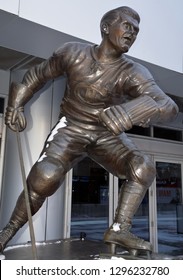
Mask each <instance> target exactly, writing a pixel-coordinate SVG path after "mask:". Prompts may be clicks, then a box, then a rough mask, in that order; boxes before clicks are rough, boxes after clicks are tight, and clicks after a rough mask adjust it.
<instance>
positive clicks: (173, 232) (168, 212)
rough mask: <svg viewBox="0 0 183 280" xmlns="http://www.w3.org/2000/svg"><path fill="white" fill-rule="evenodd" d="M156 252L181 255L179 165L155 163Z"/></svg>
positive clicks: (182, 223)
mask: <svg viewBox="0 0 183 280" xmlns="http://www.w3.org/2000/svg"><path fill="white" fill-rule="evenodd" d="M156 169H157V178H156V196H157V226H158V251H159V252H161V253H166V254H171V255H180V254H183V249H182V248H183V204H182V176H181V164H179V163H170V162H156Z"/></svg>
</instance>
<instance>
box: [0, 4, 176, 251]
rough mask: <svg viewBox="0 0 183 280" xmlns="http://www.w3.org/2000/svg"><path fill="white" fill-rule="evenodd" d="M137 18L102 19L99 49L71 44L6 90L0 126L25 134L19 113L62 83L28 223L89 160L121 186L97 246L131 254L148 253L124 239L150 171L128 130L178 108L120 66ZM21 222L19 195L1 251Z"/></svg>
mask: <svg viewBox="0 0 183 280" xmlns="http://www.w3.org/2000/svg"><path fill="white" fill-rule="evenodd" d="M139 23H140V17H139V15H138V13H137V12H136V11H134V10H133V9H131V8H129V7H119V8H116V9H114V10H111V11H109V12H107V13H106V14H105V15H104V16H103V17H102V19H101V25H100V28H101V34H102V41H101V43H100V45H93V44H87V43H78V42H70V43H66V44H64V45H63V46H61V47H60V48H59V49H58V50H57V51H55V52H54V53H53V55H52V56H51V57H50V58H49V59H47V60H46V61H45V62H43V63H41V64H40V65H37V66H34V67H32V68H31V69H30V70H28V71H27V72H26V74H25V75H24V77H23V80H22V83H15V82H13V83H12V85H11V87H10V93H9V101H8V106H7V111H6V118H5V119H6V120H5V121H6V124H7V125H8V127H9V128H10V129H12V130H16V125H18V127H19V131H22V130H24V129H25V127H26V120H25V117H24V114H23V109H24V105H26V103H27V102H28V101H29V100H30V99H31V97H32V96H33V95H34V94H35V93H36V92H37V91H38V90H39V89H40V88H41V87H43V85H44V84H45V83H46V82H47V81H48V80H50V79H54V78H57V77H59V76H62V75H65V76H66V77H67V86H66V91H65V96H64V98H63V100H62V103H61V109H60V118H59V121H58V123H57V124H56V125H55V127H54V128H53V129H52V131H51V133H50V135H49V136H48V138H47V140H46V142H45V146H44V148H43V151H42V153H41V155H40V157H39V159H38V160H37V162H36V163H35V164H34V166H33V167H32V169H31V171H30V173H29V175H28V178H27V185H28V189H29V198H30V203H31V210H32V215H34V214H35V213H36V212H37V211H38V210H39V208H40V207H41V206H42V204H43V203H44V201H45V199H46V198H47V197H48V196H50V195H52V194H53V193H54V192H55V191H56V190H57V189H58V188H59V186H60V185H61V183H62V181H63V180H64V176H65V174H66V173H67V172H68V171H69V170H70V169H71V168H73V167H74V165H75V164H77V163H78V162H79V161H81V160H82V159H84V158H85V157H86V156H89V157H90V158H91V159H92V160H94V161H96V162H97V163H98V164H100V165H101V166H102V167H103V168H105V169H106V170H107V171H108V172H110V173H112V174H114V175H115V176H118V177H119V178H122V177H124V176H125V178H126V181H125V183H124V185H123V187H122V188H121V193H120V197H119V202H118V207H117V210H116V214H115V217H114V223H113V224H112V225H111V226H110V227H109V229H108V230H107V231H106V232H105V235H104V241H105V242H106V243H109V244H111V245H112V246H113V247H114V246H116V245H120V246H122V247H124V248H126V249H127V250H128V251H130V252H131V253H132V254H137V253H138V252H139V251H151V250H152V246H151V244H150V243H149V242H148V241H145V240H143V239H141V238H139V237H137V236H135V235H133V234H132V233H131V232H130V229H131V223H132V219H133V216H134V214H135V213H136V211H137V209H138V207H139V205H140V203H141V201H142V199H143V198H144V195H145V193H146V191H147V189H148V187H149V186H150V185H151V184H152V182H153V180H154V178H155V174H156V170H155V167H154V164H153V162H152V161H151V159H150V158H149V157H148V156H147V155H144V154H143V153H142V152H141V151H139V149H138V148H137V147H136V146H135V144H134V143H133V141H132V140H131V139H129V138H128V137H127V135H126V133H125V132H126V131H128V130H129V129H131V128H132V127H133V126H134V125H137V126H142V127H145V126H149V125H150V124H152V123H157V122H158V123H161V122H165V121H171V120H173V119H174V118H175V116H176V115H177V113H178V107H177V105H176V104H175V103H174V101H172V100H171V99H170V98H169V97H168V96H167V95H166V94H165V93H164V92H163V91H162V90H161V89H160V88H159V87H158V86H157V84H156V83H155V81H154V80H153V77H152V76H151V74H150V73H149V71H148V70H147V69H146V68H145V67H144V66H142V65H140V64H138V63H136V62H134V61H133V60H131V59H129V58H127V57H126V56H125V54H124V53H126V52H128V50H129V48H130V47H131V45H132V44H133V43H134V41H135V39H136V37H137V34H138V32H139ZM26 222H27V212H26V206H25V198H24V193H23V192H22V193H21V194H20V196H19V198H18V201H17V204H16V207H15V209H14V211H13V213H12V216H11V218H10V221H9V223H8V224H7V226H6V227H5V228H4V229H3V230H2V231H1V233H0V250H1V251H3V249H4V248H5V246H6V244H7V242H8V241H9V240H10V239H11V238H12V237H13V236H14V235H15V234H16V232H17V231H18V230H19V229H20V228H21V227H22V226H23V225H24V224H25V223H26Z"/></svg>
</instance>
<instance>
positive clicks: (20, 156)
mask: <svg viewBox="0 0 183 280" xmlns="http://www.w3.org/2000/svg"><path fill="white" fill-rule="evenodd" d="M16 137H17V144H18V153H19V158H20V167H21V173H22V180H23V187H24V194H25V204H26V209H27V216H28V223H29V231H30V238H31V244H32V254H33V258H34V259H35V260H37V259H38V258H37V249H36V242H35V235H34V228H33V222H32V214H31V208H30V202H29V194H28V188H27V180H26V175H25V168H24V161H23V154H22V146H21V139H20V132H19V130H18V126H17V127H16Z"/></svg>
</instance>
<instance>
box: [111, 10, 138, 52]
mask: <svg viewBox="0 0 183 280" xmlns="http://www.w3.org/2000/svg"><path fill="white" fill-rule="evenodd" d="M138 32H139V23H138V21H137V20H135V19H134V18H132V17H130V16H128V15H123V18H122V19H120V20H118V21H117V22H115V23H114V24H112V25H110V26H108V41H109V43H110V44H112V46H113V48H115V49H116V50H117V51H119V52H122V53H125V52H128V50H129V49H130V47H131V46H132V44H133V43H134V41H135V39H136V37H137V34H138Z"/></svg>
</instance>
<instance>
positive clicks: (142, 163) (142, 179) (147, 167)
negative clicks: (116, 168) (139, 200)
mask: <svg viewBox="0 0 183 280" xmlns="http://www.w3.org/2000/svg"><path fill="white" fill-rule="evenodd" d="M127 165H128V167H127V179H128V180H130V181H134V182H137V183H139V184H141V185H144V186H146V187H149V186H150V185H151V184H152V182H153V180H154V178H155V176H156V169H155V166H154V163H153V162H152V160H151V158H150V157H149V156H147V155H143V154H140V153H139V154H138V153H133V154H131V155H130V156H129V157H128V159H127Z"/></svg>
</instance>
